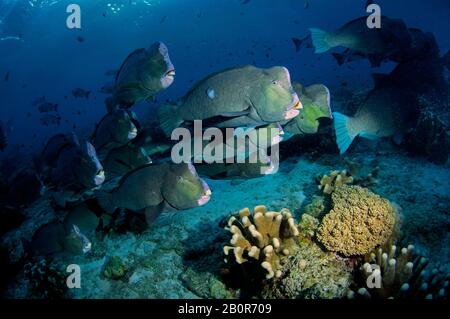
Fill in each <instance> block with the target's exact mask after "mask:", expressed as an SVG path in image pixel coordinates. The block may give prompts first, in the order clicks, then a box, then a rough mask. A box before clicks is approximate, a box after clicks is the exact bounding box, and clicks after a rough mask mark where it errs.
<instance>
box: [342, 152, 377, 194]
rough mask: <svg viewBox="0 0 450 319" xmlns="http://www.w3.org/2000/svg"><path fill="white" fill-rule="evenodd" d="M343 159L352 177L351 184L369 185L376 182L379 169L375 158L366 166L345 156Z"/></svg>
mask: <svg viewBox="0 0 450 319" xmlns="http://www.w3.org/2000/svg"><path fill="white" fill-rule="evenodd" d="M344 161H345V164H346V165H347V172H348V173H349V174H350V176H352V177H353V183H352V184H353V185H359V186H362V187H369V186H372V185H375V184H376V183H377V177H378V173H379V171H380V167H379V166H378V161H377V160H374V161H372V163H370V165H367V166H368V167H365V166H363V165H361V163H359V162H358V161H352V160H349V159H348V158H345V159H344Z"/></svg>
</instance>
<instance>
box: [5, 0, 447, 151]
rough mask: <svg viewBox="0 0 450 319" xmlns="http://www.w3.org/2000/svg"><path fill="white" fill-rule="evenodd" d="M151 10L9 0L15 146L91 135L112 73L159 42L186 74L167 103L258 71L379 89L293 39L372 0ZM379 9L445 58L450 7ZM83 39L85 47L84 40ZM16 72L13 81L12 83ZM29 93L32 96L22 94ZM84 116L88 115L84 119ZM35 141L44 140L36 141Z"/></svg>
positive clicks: (434, 3)
mask: <svg viewBox="0 0 450 319" xmlns="http://www.w3.org/2000/svg"><path fill="white" fill-rule="evenodd" d="M48 2H51V1H48ZM55 2H56V1H55ZM130 2H131V3H134V4H131V5H130V4H129V3H130ZM146 2H147V3H151V4H152V5H147V4H145V3H144V1H142V0H132V1H129V0H123V1H118V0H117V1H103V0H95V1H94V0H71V1H59V2H56V3H55V4H53V5H51V6H49V5H45V6H43V7H39V6H37V5H36V6H34V7H31V6H30V5H29V3H28V1H23V0H16V1H13V0H0V38H1V37H4V36H9V35H11V36H15V35H18V34H22V35H23V41H15V40H7V41H0V119H1V120H3V121H8V120H10V119H12V120H13V121H12V123H13V124H14V125H13V126H14V130H13V131H12V133H10V134H11V136H10V143H12V144H14V143H25V144H26V145H27V146H28V145H33V146H35V147H40V145H41V143H43V142H44V141H45V140H46V139H47V138H48V136H50V135H51V134H54V133H56V132H62V131H69V130H71V128H72V125H73V124H76V125H77V128H78V129H77V131H78V133H80V134H87V133H91V132H92V131H93V127H94V123H95V122H96V121H98V120H99V119H100V118H101V117H102V116H103V114H104V112H105V108H104V105H103V100H104V98H105V97H106V96H105V95H103V94H101V93H98V92H97V91H98V89H99V88H100V87H102V86H103V85H104V84H105V83H107V82H108V81H111V80H112V78H109V77H107V76H105V75H104V73H105V71H107V70H109V69H117V68H118V67H119V66H120V64H121V63H122V61H123V59H124V58H125V57H126V56H127V55H128V54H129V53H130V52H131V51H133V50H134V49H136V48H140V47H148V46H149V45H150V44H151V43H152V42H154V41H157V40H161V41H163V42H165V43H166V44H167V46H168V48H169V52H170V56H171V58H172V61H173V63H174V64H175V67H176V72H177V75H176V79H175V82H174V84H173V85H172V86H171V87H170V88H169V89H167V90H166V91H165V92H163V93H162V94H160V95H159V96H158V100H160V101H162V100H165V99H166V98H168V99H176V98H178V97H179V96H182V95H183V94H184V93H185V92H186V91H187V90H188V89H189V88H190V87H191V85H192V81H193V82H195V81H197V80H199V79H201V78H202V77H203V76H205V75H207V74H208V73H211V72H214V71H218V70H220V69H223V68H225V67H229V66H236V65H242V64H249V63H252V64H256V65H257V66H259V67H269V66H273V65H284V66H286V67H288V68H289V70H290V71H291V75H292V78H293V80H297V81H301V82H302V83H304V84H313V83H317V82H319V83H324V84H326V85H328V86H329V87H330V88H333V87H335V86H336V85H337V84H338V83H339V82H340V81H342V80H344V79H345V80H347V81H349V82H350V83H351V84H352V89H355V90H358V89H360V88H364V87H368V86H370V85H371V80H370V72H369V71H370V70H369V67H368V63H367V62H361V63H355V64H353V65H352V68H353V69H349V68H348V67H341V68H337V67H336V66H337V65H336V63H335V61H334V60H333V58H332V57H331V55H330V54H329V53H328V54H323V55H320V56H319V55H315V54H314V53H313V52H312V50H308V49H305V50H302V51H301V52H299V53H296V52H295V50H294V46H293V45H292V43H291V37H303V36H305V35H306V34H307V29H308V28H310V27H319V28H322V29H325V30H330V31H331V30H334V29H336V28H338V27H339V26H341V25H342V24H344V23H345V22H347V21H349V20H350V19H353V18H356V17H359V16H362V15H366V13H365V8H364V7H365V3H366V1H365V0H339V1H336V0H309V3H310V6H309V8H308V9H305V8H304V3H305V1H304V0H276V1H274V0H251V1H250V2H249V3H248V4H245V5H242V4H241V0H158V1H154V0H146ZM375 2H376V3H377V4H380V5H381V8H382V13H383V14H384V15H388V16H391V17H396V18H403V19H404V20H405V22H406V23H407V24H408V26H410V27H418V28H421V29H423V30H425V31H431V32H433V33H434V34H435V36H436V38H437V40H438V42H439V45H440V47H441V52H446V51H447V50H448V49H449V48H450V37H449V36H448V31H449V30H450V20H449V19H448V16H449V13H450V1H448V0H429V1H424V0H395V1H393V0H377V1H375ZM11 3H18V4H16V5H15V6H12V5H11ZM69 3H78V4H79V5H80V6H81V8H82V29H81V30H69V29H67V28H66V25H65V21H66V18H67V15H68V14H67V13H66V12H65V11H66V10H65V8H66V6H67V4H69ZM108 3H117V4H121V3H122V4H124V7H122V9H121V11H120V14H113V13H112V11H111V10H110V9H108V7H107V4H108ZM103 13H106V17H104V16H103ZM79 35H81V36H82V37H83V38H84V39H85V42H83V43H80V42H78V41H77V40H76V38H77V36H79ZM269 48H271V51H270V50H269ZM250 51H253V52H254V53H255V55H254V56H252V55H250ZM266 54H269V57H266ZM389 67H392V66H389V65H386V66H384V69H388V68H389ZM8 71H10V80H9V81H8V82H4V81H3V77H4V74H5V73H6V72H8ZM24 84H25V85H26V88H22V86H23V85H24ZM76 87H81V88H84V89H87V90H92V91H93V93H92V96H91V98H90V99H89V100H82V99H74V98H73V97H71V93H70V92H71V91H72V89H74V88H76ZM43 95H45V96H46V97H47V99H48V100H49V101H52V102H55V103H59V105H60V113H61V115H62V117H63V123H62V125H61V126H60V127H48V128H46V127H42V126H41V125H40V123H39V113H38V112H37V110H36V108H35V107H33V106H32V105H31V103H32V101H33V100H35V99H36V98H37V97H39V96H43ZM65 96H68V98H67V99H65V98H64V97H65ZM153 108H154V106H151V105H149V104H147V103H143V104H141V105H138V106H137V107H136V110H137V113H138V114H139V115H140V116H141V117H143V118H145V117H147V116H150V115H149V114H151V112H153ZM78 110H80V111H81V112H82V115H81V116H78V115H74V112H76V111H78ZM27 112H32V115H31V117H29V118H28V117H26V113H27ZM35 133H37V135H38V137H37V138H36V139H34V140H33V139H32V136H33V134H35Z"/></svg>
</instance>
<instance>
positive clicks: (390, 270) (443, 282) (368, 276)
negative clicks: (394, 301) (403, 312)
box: [347, 245, 449, 299]
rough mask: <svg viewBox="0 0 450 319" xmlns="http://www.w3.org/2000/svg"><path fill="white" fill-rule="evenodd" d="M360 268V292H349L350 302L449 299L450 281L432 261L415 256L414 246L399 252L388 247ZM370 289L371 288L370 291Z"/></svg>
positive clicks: (367, 257)
mask: <svg viewBox="0 0 450 319" xmlns="http://www.w3.org/2000/svg"><path fill="white" fill-rule="evenodd" d="M364 261H365V263H364V264H363V265H362V266H361V267H360V274H359V278H358V277H357V279H359V284H360V287H361V286H362V287H361V288H359V289H357V288H356V289H355V290H356V291H354V290H349V291H348V293H347V297H348V298H358V297H364V298H415V299H418V298H427V299H432V298H433V299H434V298H437V299H440V298H448V296H449V278H448V275H445V274H444V273H443V272H441V271H439V270H438V269H437V268H434V269H431V270H430V269H428V268H429V267H428V261H427V260H426V259H425V258H423V257H420V256H414V246H413V245H409V246H408V247H405V248H402V249H400V251H398V250H397V246H395V245H388V246H387V247H385V249H383V248H378V249H376V250H374V251H372V252H371V253H370V254H368V255H366V256H365V258H364ZM357 281H358V280H357ZM366 287H367V288H366Z"/></svg>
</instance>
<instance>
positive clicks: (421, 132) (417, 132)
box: [404, 111, 450, 164]
mask: <svg viewBox="0 0 450 319" xmlns="http://www.w3.org/2000/svg"><path fill="white" fill-rule="evenodd" d="M447 129H448V128H447V126H446V125H445V124H444V123H443V122H442V121H441V120H440V119H439V118H438V117H437V116H436V115H434V114H433V113H432V112H429V111H427V112H423V113H422V114H421V115H420V117H419V119H418V121H417V125H416V126H415V127H414V128H413V129H412V130H411V131H410V132H409V133H408V134H407V136H406V138H405V143H404V144H405V147H406V149H407V150H408V151H409V152H410V153H413V154H418V155H424V156H426V157H427V159H428V160H429V161H431V162H433V163H435V164H445V163H446V162H447V160H448V154H449V150H450V143H449V139H448V133H447Z"/></svg>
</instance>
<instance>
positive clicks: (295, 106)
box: [284, 94, 303, 120]
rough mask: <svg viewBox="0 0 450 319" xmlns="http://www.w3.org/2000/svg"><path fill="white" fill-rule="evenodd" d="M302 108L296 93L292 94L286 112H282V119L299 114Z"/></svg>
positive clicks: (291, 117) (288, 118)
mask: <svg viewBox="0 0 450 319" xmlns="http://www.w3.org/2000/svg"><path fill="white" fill-rule="evenodd" d="M302 108H303V104H302V102H301V101H300V99H299V98H298V95H297V94H292V103H291V104H290V105H289V106H288V108H287V111H286V113H284V119H285V120H290V119H293V118H294V117H296V116H297V115H299V114H300V111H299V110H301V109H302Z"/></svg>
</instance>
